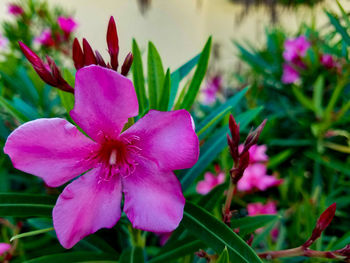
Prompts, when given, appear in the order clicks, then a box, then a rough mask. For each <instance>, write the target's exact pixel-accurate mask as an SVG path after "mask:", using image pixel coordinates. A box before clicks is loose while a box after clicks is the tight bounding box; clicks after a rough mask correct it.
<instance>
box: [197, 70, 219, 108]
mask: <svg viewBox="0 0 350 263" xmlns="http://www.w3.org/2000/svg"><path fill="white" fill-rule="evenodd" d="M222 82H223V80H222V77H221V76H220V75H216V76H214V77H212V78H210V79H209V81H208V82H207V84H206V86H205V88H204V89H203V90H202V94H203V102H202V103H203V104H204V105H211V104H213V103H214V102H215V101H216V99H217V94H218V92H219V91H220V89H221V87H222Z"/></svg>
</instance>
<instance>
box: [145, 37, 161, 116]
mask: <svg viewBox="0 0 350 263" xmlns="http://www.w3.org/2000/svg"><path fill="white" fill-rule="evenodd" d="M147 58H148V59H147V66H148V93H149V102H150V109H158V97H160V95H161V94H162V88H163V82H164V69H163V64H162V60H161V58H160V55H159V53H158V51H157V49H156V47H155V46H154V44H153V43H152V42H149V43H148V57H147Z"/></svg>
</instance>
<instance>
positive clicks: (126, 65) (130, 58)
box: [121, 52, 134, 76]
mask: <svg viewBox="0 0 350 263" xmlns="http://www.w3.org/2000/svg"><path fill="white" fill-rule="evenodd" d="M133 59H134V57H133V55H132V53H131V52H129V53H128V55H127V56H126V57H125V60H124V63H123V65H122V71H121V74H122V75H123V76H126V75H128V73H129V71H130V68H131V65H132V62H133Z"/></svg>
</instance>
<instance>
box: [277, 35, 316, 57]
mask: <svg viewBox="0 0 350 263" xmlns="http://www.w3.org/2000/svg"><path fill="white" fill-rule="evenodd" d="M310 46H311V44H310V42H309V41H308V40H307V38H306V37H305V36H299V37H296V38H290V39H287V40H286V41H285V42H284V52H283V58H284V59H285V60H286V61H288V62H294V61H295V60H298V59H299V58H301V57H304V56H305V55H306V52H307V50H308V49H309V48H310Z"/></svg>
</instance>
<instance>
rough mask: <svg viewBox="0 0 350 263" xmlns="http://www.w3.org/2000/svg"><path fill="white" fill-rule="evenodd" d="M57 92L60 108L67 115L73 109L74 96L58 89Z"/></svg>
mask: <svg viewBox="0 0 350 263" xmlns="http://www.w3.org/2000/svg"><path fill="white" fill-rule="evenodd" d="M57 92H58V95H59V96H60V99H61V103H62V106H63V107H64V108H65V109H66V111H67V113H69V112H70V111H71V110H72V109H73V107H74V95H73V94H72V93H69V92H65V91H62V90H58V89H57Z"/></svg>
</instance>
